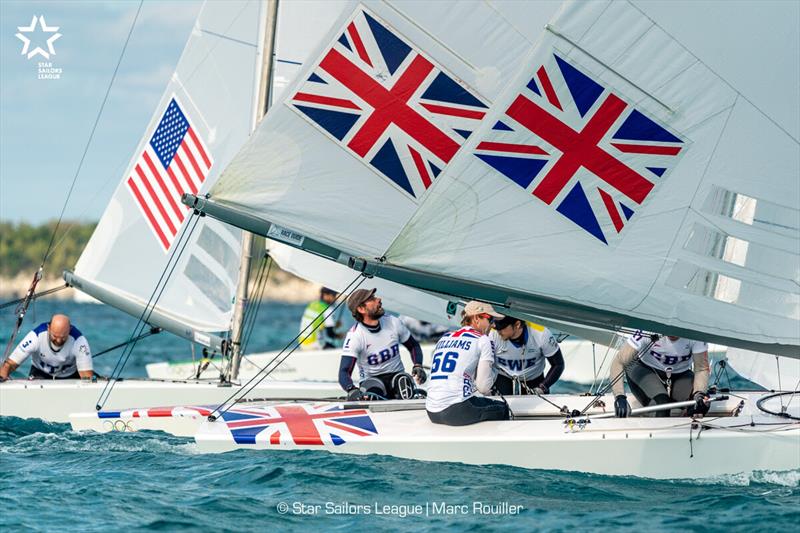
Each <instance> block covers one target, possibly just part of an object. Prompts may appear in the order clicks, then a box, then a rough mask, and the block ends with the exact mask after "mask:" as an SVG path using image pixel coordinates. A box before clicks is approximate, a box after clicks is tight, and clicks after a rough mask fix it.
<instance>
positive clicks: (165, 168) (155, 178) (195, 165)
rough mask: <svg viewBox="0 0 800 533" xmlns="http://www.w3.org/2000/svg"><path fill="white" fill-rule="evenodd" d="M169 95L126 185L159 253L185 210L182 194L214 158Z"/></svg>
mask: <svg viewBox="0 0 800 533" xmlns="http://www.w3.org/2000/svg"><path fill="white" fill-rule="evenodd" d="M184 109H185V108H184V107H182V106H181V105H180V103H179V102H178V99H177V98H176V97H175V96H174V95H173V96H172V98H171V99H170V102H169V104H168V105H167V109H166V110H165V111H164V114H163V115H162V116H161V119H160V120H159V121H158V123H157V124H156V128H155V130H154V131H153V132H152V134H151V136H150V140H149V142H148V143H147V144H145V147H144V151H143V152H142V154H141V155H140V156H139V159H137V160H136V162H135V163H134V164H133V168H132V170H131V172H130V175H129V176H128V179H127V180H125V184H126V186H127V188H128V191H130V193H131V195H132V196H133V199H134V201H135V202H136V205H137V206H138V207H139V209H140V210H141V211H142V214H143V215H144V219H145V220H146V221H147V224H148V226H149V227H150V229H151V230H152V232H153V235H154V236H155V238H156V240H157V241H158V243H159V244H160V246H161V248H162V249H163V250H164V252H167V251H169V248H170V246H171V245H172V242H173V241H174V240H175V236H176V235H177V234H178V230H179V229H180V227H181V224H183V221H184V220H186V216H187V214H188V213H189V211H190V208H189V207H187V206H185V205H183V204H182V203H181V195H183V194H184V193H187V192H191V193H192V194H197V191H198V190H200V188H201V187H202V185H203V182H205V180H206V178H207V177H208V173H209V171H210V170H211V166H212V165H213V163H214V160H213V158H212V156H211V152H210V151H209V150H208V148H207V147H206V145H205V144H204V143H203V140H202V139H201V136H200V135H199V134H198V133H197V131H196V130H195V129H194V128H193V127H192V124H191V122H190V120H189V116H188V115H187V114H186V113H185V112H184Z"/></svg>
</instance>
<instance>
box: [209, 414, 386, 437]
mask: <svg viewBox="0 0 800 533" xmlns="http://www.w3.org/2000/svg"><path fill="white" fill-rule="evenodd" d="M222 418H223V420H224V421H225V423H226V424H227V426H228V429H229V430H230V432H231V435H232V436H233V440H234V441H235V442H236V443H238V444H255V443H256V439H257V438H258V442H260V443H264V444H267V443H268V444H270V445H275V446H278V445H281V444H295V445H298V446H323V445H325V444H333V445H335V446H339V445H341V444H344V443H346V442H347V441H349V440H352V439H356V438H363V437H369V436H372V435H377V434H378V430H377V429H375V424H374V423H373V422H372V418H370V416H369V412H368V411H367V410H366V409H344V408H343V407H342V406H341V405H333V406H331V404H318V405H303V404H293V405H274V406H268V407H253V408H234V409H230V410H228V411H226V412H224V413H223V415H222ZM262 433H263V434H264V435H263V437H259V436H260V435H261V434H262Z"/></svg>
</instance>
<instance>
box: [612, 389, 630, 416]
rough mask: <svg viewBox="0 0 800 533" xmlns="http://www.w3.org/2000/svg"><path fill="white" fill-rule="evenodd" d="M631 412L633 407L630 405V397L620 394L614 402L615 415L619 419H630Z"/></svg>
mask: <svg viewBox="0 0 800 533" xmlns="http://www.w3.org/2000/svg"><path fill="white" fill-rule="evenodd" d="M630 412H631V406H630V404H629V403H628V397H627V396H625V395H624V394H620V395H619V396H617V398H616V399H615V400H614V414H615V415H617V418H628V415H629V414H630Z"/></svg>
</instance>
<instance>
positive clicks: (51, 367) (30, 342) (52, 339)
mask: <svg viewBox="0 0 800 533" xmlns="http://www.w3.org/2000/svg"><path fill="white" fill-rule="evenodd" d="M28 357H30V358H31V370H30V378H31V379H33V378H36V379H79V378H91V377H92V376H93V375H94V372H93V370H92V352H91V350H90V349H89V342H88V341H87V340H86V337H84V336H83V334H81V332H80V331H78V328H76V327H75V326H73V325H71V324H70V322H69V317H67V316H66V315H53V318H51V319H50V322H44V323H42V324H39V325H38V326H37V327H36V328H34V329H33V330H31V331H30V332H29V333H28V334H27V335H25V338H23V339H22V342H20V343H19V345H17V347H16V348H15V349H14V351H13V352H11V355H9V356H8V359H7V360H6V361H5V362H4V363H3V366H2V367H0V381H5V380H6V379H8V377H9V375H10V374H11V373H12V372H13V371H14V370H16V369H17V368H18V367H19V365H20V364H21V363H22V362H23V361H25V359H27V358H28Z"/></svg>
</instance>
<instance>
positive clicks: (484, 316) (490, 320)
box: [478, 313, 494, 324]
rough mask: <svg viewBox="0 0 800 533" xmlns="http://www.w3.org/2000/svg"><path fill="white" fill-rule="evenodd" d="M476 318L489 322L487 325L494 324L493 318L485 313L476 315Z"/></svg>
mask: <svg viewBox="0 0 800 533" xmlns="http://www.w3.org/2000/svg"><path fill="white" fill-rule="evenodd" d="M478 316H479V317H481V318H485V319H486V320H488V321H489V324H494V317H493V316H492V315H489V314H486V313H481V314H480V315H478Z"/></svg>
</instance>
